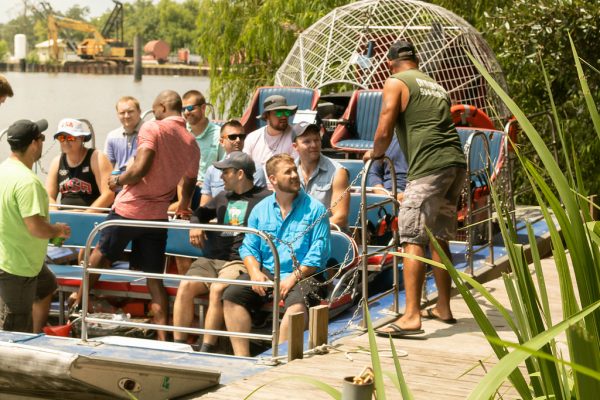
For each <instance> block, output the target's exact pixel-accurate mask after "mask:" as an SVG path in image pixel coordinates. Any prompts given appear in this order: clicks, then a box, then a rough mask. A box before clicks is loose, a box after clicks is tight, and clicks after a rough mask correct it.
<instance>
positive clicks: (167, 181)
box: [74, 90, 200, 340]
mask: <svg viewBox="0 0 600 400" xmlns="http://www.w3.org/2000/svg"><path fill="white" fill-rule="evenodd" d="M181 109H182V102H181V98H180V97H179V95H178V94H177V93H176V92H174V91H172V90H166V91H164V92H162V93H160V94H159V95H158V97H157V98H156V99H155V100H154V103H153V104H152V111H153V112H154V117H155V118H156V120H155V121H150V122H146V123H145V124H144V125H142V127H141V128H140V132H139V134H138V149H137V154H136V156H135V160H134V162H133V164H132V165H131V167H128V168H127V170H126V171H125V172H124V173H123V174H121V175H112V176H111V177H110V178H109V186H110V187H111V189H113V190H115V189H116V188H118V187H121V186H122V187H123V189H122V190H121V191H120V192H119V194H118V195H117V198H116V199H115V202H114V204H113V208H112V210H111V212H110V214H109V215H108V217H107V220H152V221H167V209H168V207H169V203H170V201H171V199H172V198H173V196H174V195H175V192H176V190H177V183H178V182H179V181H180V179H183V191H182V199H181V202H180V204H179V208H178V209H177V213H182V212H186V213H188V212H190V210H189V204H190V200H191V195H192V192H193V190H194V187H195V185H196V177H197V176H198V165H199V163H200V150H199V149H198V146H197V145H196V143H195V141H194V137H193V136H192V135H190V134H189V133H188V131H187V130H186V128H185V120H184V119H183V118H182V117H181ZM129 242H132V247H131V256H130V265H131V268H132V269H140V270H142V271H144V272H153V273H162V272H163V269H164V253H165V247H166V243H167V230H166V229H156V228H133V227H123V226H111V227H108V228H106V229H104V230H103V231H102V233H101V237H100V240H99V242H98V245H97V246H96V248H95V249H94V251H93V252H92V254H91V256H90V262H89V264H90V267H91V268H97V267H99V268H109V267H110V265H111V263H112V262H114V261H117V260H119V259H120V258H121V255H122V253H123V250H124V249H125V247H127V245H128V244H129ZM97 280H98V276H97V275H91V276H90V288H93V287H94V284H95V283H96V281H97ZM147 284H148V290H149V292H150V296H151V297H152V302H151V305H150V311H151V313H152V314H153V316H154V321H153V322H154V323H157V324H162V325H166V324H167V316H168V315H167V314H168V300H167V294H166V292H165V289H164V286H163V283H162V280H159V279H147ZM74 300H75V302H76V303H77V304H79V302H80V300H81V288H80V290H79V292H78V293H77V297H75V299H74ZM158 338H159V339H161V340H165V339H166V332H164V331H158Z"/></svg>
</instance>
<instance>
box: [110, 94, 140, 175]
mask: <svg viewBox="0 0 600 400" xmlns="http://www.w3.org/2000/svg"><path fill="white" fill-rule="evenodd" d="M117 117H118V118H119V122H121V126H120V127H118V128H117V129H115V130H112V131H110V132H109V133H108V135H107V137H106V143H105V144H104V153H106V156H107V157H108V159H109V160H110V163H111V164H112V166H113V169H118V170H121V171H125V168H126V166H127V162H129V160H131V159H132V158H133V157H135V153H136V151H137V136H138V132H139V131H140V127H141V126H142V123H143V121H142V109H141V108H140V103H139V101H138V100H137V99H136V98H135V97H131V96H124V97H121V98H120V99H119V101H117Z"/></svg>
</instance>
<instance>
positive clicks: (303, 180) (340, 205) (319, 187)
mask: <svg viewBox="0 0 600 400" xmlns="http://www.w3.org/2000/svg"><path fill="white" fill-rule="evenodd" d="M292 137H293V140H294V142H293V146H294V150H296V151H297V152H298V155H299V157H298V158H297V159H296V166H297V167H298V175H299V177H300V184H301V185H302V188H303V189H304V190H305V191H306V193H308V194H309V195H311V196H312V197H314V198H315V199H317V200H319V201H320V202H321V203H323V205H324V206H325V207H326V208H327V209H329V208H330V207H331V203H332V202H337V204H336V205H335V207H333V208H331V217H329V222H331V223H332V224H336V225H337V226H339V227H341V228H345V227H346V226H348V209H349V208H350V195H349V194H348V193H344V192H345V190H346V188H347V187H348V185H349V184H348V170H347V169H346V168H344V167H342V165H341V164H340V163H338V162H337V161H335V160H332V159H331V158H329V157H325V156H324V155H322V154H321V133H320V130H319V127H318V126H317V125H315V124H310V123H308V122H305V121H303V122H300V123H299V124H296V125H294V127H293V133H292ZM342 195H343V197H342Z"/></svg>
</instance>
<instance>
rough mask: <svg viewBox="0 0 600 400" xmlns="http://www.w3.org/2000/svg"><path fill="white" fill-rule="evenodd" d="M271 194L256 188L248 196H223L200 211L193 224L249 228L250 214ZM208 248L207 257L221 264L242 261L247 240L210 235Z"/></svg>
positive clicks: (240, 235) (224, 234) (240, 236)
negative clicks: (213, 223)
mask: <svg viewBox="0 0 600 400" xmlns="http://www.w3.org/2000/svg"><path fill="white" fill-rule="evenodd" d="M270 194H271V191H269V190H267V189H265V188H261V187H257V186H254V187H253V188H252V189H250V190H248V191H247V192H245V193H242V194H237V193H235V192H225V191H223V192H221V193H219V194H218V195H216V196H215V197H213V199H212V200H211V201H210V202H209V203H208V204H207V205H206V206H204V207H198V208H197V209H196V210H195V211H194V214H193V215H192V218H191V222H193V223H201V224H205V223H208V222H209V221H211V220H212V219H213V218H215V217H216V218H217V223H218V224H219V225H234V226H247V224H248V216H249V215H250V211H252V209H253V208H254V206H255V205H257V204H258V203H259V202H260V201H261V200H262V199H264V198H265V197H267V196H269V195H270ZM206 236H207V238H208V241H207V243H206V245H205V246H204V252H205V254H206V257H208V258H214V259H217V260H226V261H232V260H240V255H239V253H238V249H239V248H240V246H241V245H242V241H243V240H244V234H243V233H235V232H214V231H207V232H206Z"/></svg>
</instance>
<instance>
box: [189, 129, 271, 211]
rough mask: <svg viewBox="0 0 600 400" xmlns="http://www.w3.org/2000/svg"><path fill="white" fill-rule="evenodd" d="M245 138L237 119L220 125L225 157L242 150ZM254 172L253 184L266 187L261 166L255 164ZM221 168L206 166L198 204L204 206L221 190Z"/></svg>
mask: <svg viewBox="0 0 600 400" xmlns="http://www.w3.org/2000/svg"><path fill="white" fill-rule="evenodd" d="M245 140H246V134H245V133H244V128H243V127H242V124H241V123H240V122H239V121H236V120H234V119H232V120H231V121H227V122H225V124H223V126H222V127H221V141H220V143H221V146H223V149H224V150H225V158H228V157H229V155H230V154H231V153H232V152H234V151H242V150H243V149H244V142H245ZM255 169H256V172H255V173H254V185H256V186H259V187H266V186H267V181H266V179H265V174H264V172H263V169H262V166H259V165H256V168H255ZM221 172H222V171H221V170H220V169H218V168H216V167H215V166H214V164H213V165H211V166H210V167H208V169H207V170H206V174H205V175H204V183H203V184H202V198H201V199H200V206H201V207H202V206H205V205H206V204H208V203H209V202H210V201H211V200H212V199H213V198H214V197H216V196H217V195H218V194H219V193H220V192H222V191H223V179H221Z"/></svg>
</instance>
